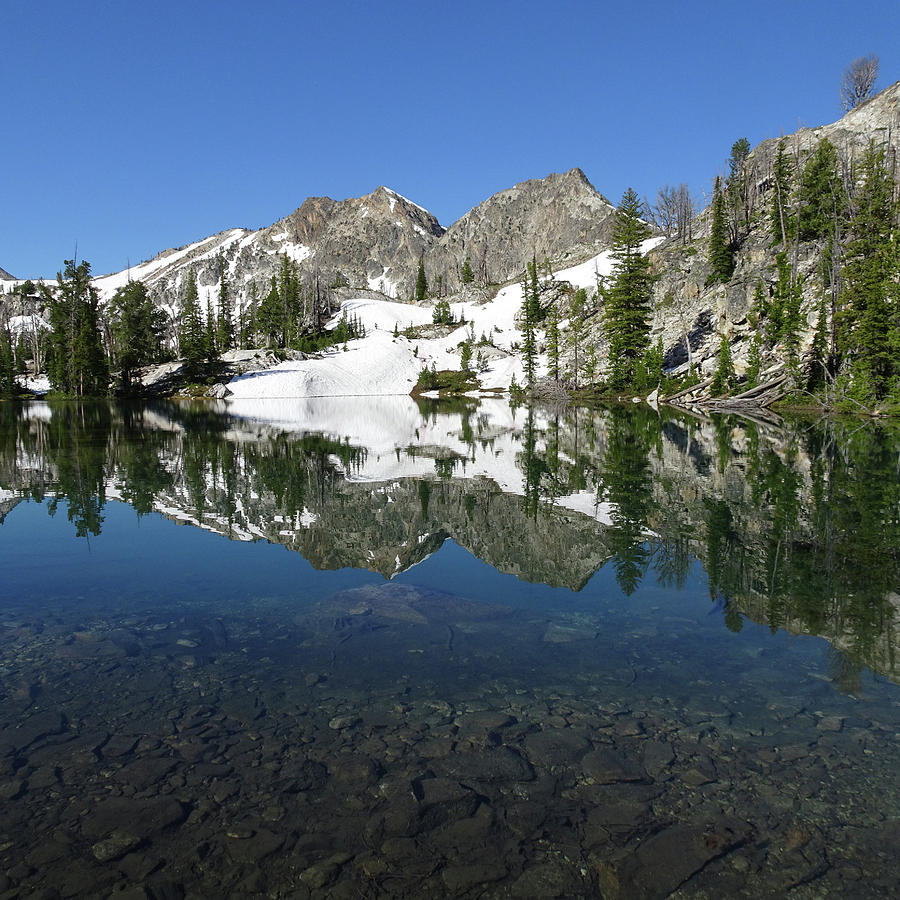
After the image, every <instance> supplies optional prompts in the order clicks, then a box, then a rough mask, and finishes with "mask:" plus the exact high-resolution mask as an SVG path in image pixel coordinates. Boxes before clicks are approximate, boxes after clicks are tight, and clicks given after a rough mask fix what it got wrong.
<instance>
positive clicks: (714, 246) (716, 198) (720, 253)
mask: <svg viewBox="0 0 900 900" xmlns="http://www.w3.org/2000/svg"><path fill="white" fill-rule="evenodd" d="M708 260H709V268H710V272H709V278H708V279H707V281H708V283H709V284H715V283H716V282H721V283H723V284H724V283H725V282H727V281H728V279H729V278H731V274H732V272H734V253H733V251H732V249H731V242H730V241H729V238H728V225H727V223H726V221H725V196H724V194H723V193H722V186H721V182H720V180H719V179H718V178H716V182H715V187H714V189H713V202H712V225H711V227H710V232H709V257H708Z"/></svg>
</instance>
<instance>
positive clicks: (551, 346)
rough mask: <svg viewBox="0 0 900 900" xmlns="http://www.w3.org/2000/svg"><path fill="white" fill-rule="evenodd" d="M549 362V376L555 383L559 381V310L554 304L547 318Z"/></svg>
mask: <svg viewBox="0 0 900 900" xmlns="http://www.w3.org/2000/svg"><path fill="white" fill-rule="evenodd" d="M546 338H547V362H548V366H549V372H548V374H549V375H550V377H551V378H552V379H553V380H554V381H557V382H558V381H559V310H557V308H556V304H555V303H554V304H553V305H552V306H551V307H550V311H549V313H548V316H547V333H546Z"/></svg>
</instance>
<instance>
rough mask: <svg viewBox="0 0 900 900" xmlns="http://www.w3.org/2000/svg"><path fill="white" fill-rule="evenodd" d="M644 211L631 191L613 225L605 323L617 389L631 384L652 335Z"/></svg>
mask: <svg viewBox="0 0 900 900" xmlns="http://www.w3.org/2000/svg"><path fill="white" fill-rule="evenodd" d="M642 209H643V205H642V203H641V201H640V200H639V199H638V195H637V194H636V193H635V192H634V191H633V190H632V189H631V188H628V189H627V190H626V191H625V193H624V195H623V196H622V201H621V202H620V203H619V206H618V209H617V210H616V218H615V224H614V225H613V233H612V247H611V254H610V255H611V256H612V259H613V272H612V277H613V282H612V285H611V287H610V288H609V290H607V291H606V292H605V295H606V304H605V307H604V311H603V324H604V328H605V331H606V335H607V338H608V340H609V359H610V378H609V381H610V385H611V386H612V387H614V388H622V387H624V386H625V385H627V384H630V383H631V381H632V380H633V378H634V369H635V365H636V364H637V362H638V360H640V358H641V357H642V356H643V354H644V351H645V350H646V348H647V342H648V340H649V335H650V291H651V288H652V285H653V275H652V274H651V272H650V261H649V259H648V258H647V257H646V256H644V255H643V254H642V253H641V244H642V243H643V242H644V241H645V240H646V239H647V238H648V237H650V227H649V226H648V225H647V224H646V223H645V222H643V221H642V220H641V212H642Z"/></svg>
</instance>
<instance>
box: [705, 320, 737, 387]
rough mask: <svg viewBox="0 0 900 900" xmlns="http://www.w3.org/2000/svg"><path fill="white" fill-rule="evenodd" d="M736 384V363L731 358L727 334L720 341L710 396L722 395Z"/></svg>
mask: <svg viewBox="0 0 900 900" xmlns="http://www.w3.org/2000/svg"><path fill="white" fill-rule="evenodd" d="M733 385H734V364H733V363H732V360H731V344H730V343H729V341H728V338H727V337H725V335H724V334H723V335H722V339H721V340H720V341H719V354H718V357H717V359H716V371H715V374H714V375H713V382H712V384H711V385H710V386H709V393H710V396H713V397H721V396H722V395H723V394H726V393H728V392H729V391H730V390H731V388H732V386H733Z"/></svg>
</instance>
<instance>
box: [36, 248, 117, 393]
mask: <svg viewBox="0 0 900 900" xmlns="http://www.w3.org/2000/svg"><path fill="white" fill-rule="evenodd" d="M56 277H57V282H58V284H59V291H58V293H57V294H56V295H55V296H54V295H53V294H52V293H50V292H49V291H48V290H47V289H46V288H45V299H46V300H47V301H48V305H49V306H50V325H51V335H50V352H49V358H48V370H49V371H48V374H49V376H50V383H51V385H52V386H53V388H54V390H57V391H60V392H61V393H64V394H73V395H74V396H76V397H89V396H98V395H100V394H104V393H106V390H107V388H108V386H109V368H108V365H107V361H106V355H105V353H104V351H103V340H102V337H101V335H100V298H99V295H98V293H97V290H96V289H95V288H94V286H93V285H92V284H91V266H90V263H88V262H87V261H83V262H81V263H79V264H78V265H76V264H75V261H74V260H71V259H67V260H65V272H64V273H62V272H60V273H57V276H56Z"/></svg>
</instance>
